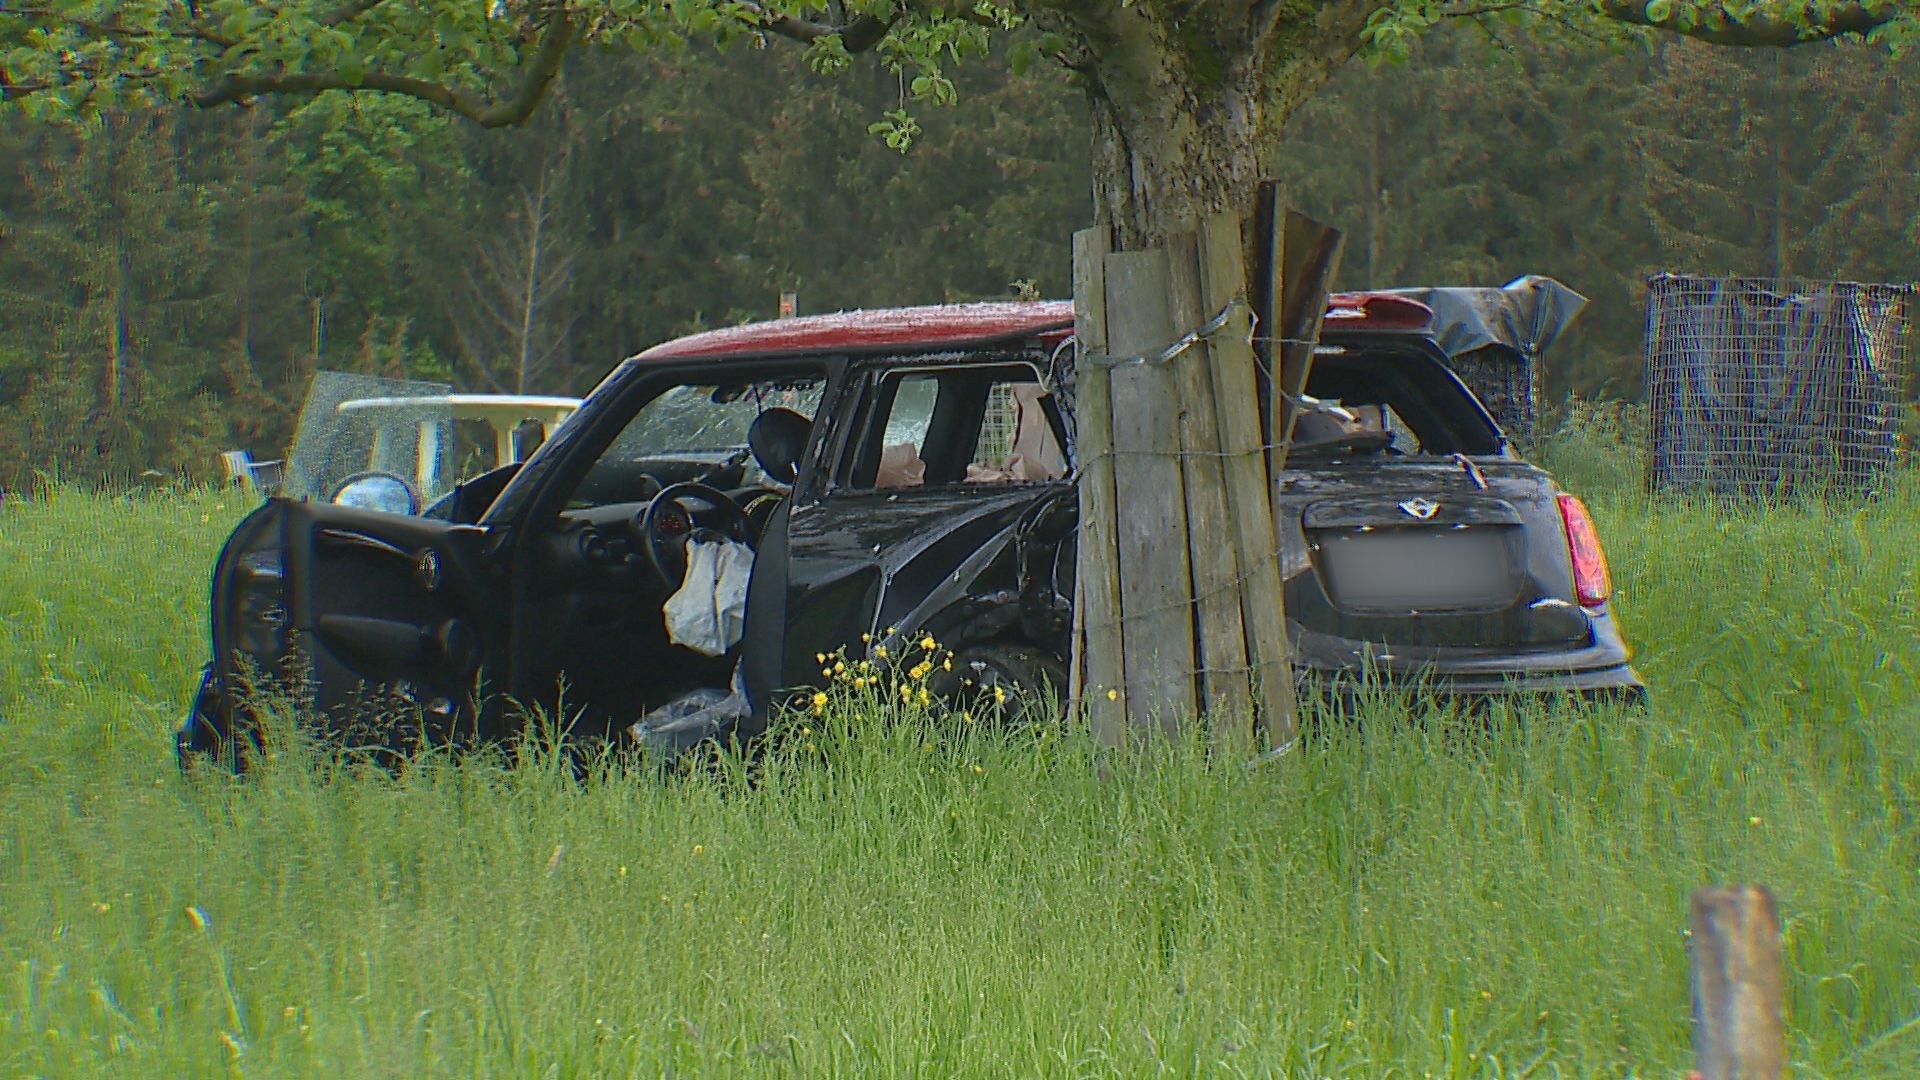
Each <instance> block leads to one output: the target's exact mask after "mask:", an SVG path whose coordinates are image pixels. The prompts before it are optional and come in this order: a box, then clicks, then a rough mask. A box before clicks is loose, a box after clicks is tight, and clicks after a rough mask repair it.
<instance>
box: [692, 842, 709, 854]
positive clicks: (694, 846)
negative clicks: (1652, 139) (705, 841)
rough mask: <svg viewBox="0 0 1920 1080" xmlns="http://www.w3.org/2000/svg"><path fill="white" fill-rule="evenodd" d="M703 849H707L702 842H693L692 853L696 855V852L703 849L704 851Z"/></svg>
mask: <svg viewBox="0 0 1920 1080" xmlns="http://www.w3.org/2000/svg"><path fill="white" fill-rule="evenodd" d="M705 850H707V849H706V847H705V845H702V844H695V845H693V853H694V854H695V855H698V854H700V853H701V852H703V851H705Z"/></svg>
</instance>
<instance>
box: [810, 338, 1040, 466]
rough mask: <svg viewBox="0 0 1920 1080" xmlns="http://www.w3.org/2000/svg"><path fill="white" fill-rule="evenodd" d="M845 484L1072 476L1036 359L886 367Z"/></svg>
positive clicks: (877, 382)
mask: <svg viewBox="0 0 1920 1080" xmlns="http://www.w3.org/2000/svg"><path fill="white" fill-rule="evenodd" d="M873 402H874V408H873V410H872V412H871V413H870V414H869V415H870V421H869V424H868V430H867V434H866V437H865V438H864V439H863V440H861V441H860V443H859V444H858V446H857V448H856V451H855V455H854V461H853V463H852V467H851V468H850V469H849V470H848V471H847V474H846V483H847V486H849V487H852V488H856V489H880V490H887V489H896V488H914V487H931V486H942V485H950V484H1008V483H1034V482H1042V481H1048V480H1058V479H1060V478H1062V477H1064V476H1065V475H1066V472H1067V469H1066V455H1065V454H1063V453H1062V452H1061V450H1060V439H1059V434H1058V431H1057V421H1056V418H1055V417H1054V416H1053V415H1052V414H1051V412H1050V410H1051V409H1052V408H1054V406H1053V403H1052V399H1051V397H1050V396H1049V395H1048V394H1047V392H1046V390H1045V388H1044V387H1042V385H1041V384H1040V380H1039V374H1038V372H1037V371H1035V370H1034V369H1033V368H1032V367H1031V366H1030V365H1025V364H999V365H992V366H982V367H954V368H941V369H924V370H915V371H896V372H888V373H887V374H885V375H884V376H882V377H881V378H880V379H878V380H877V381H876V383H875V385H874V389H873Z"/></svg>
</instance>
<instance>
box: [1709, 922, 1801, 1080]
mask: <svg viewBox="0 0 1920 1080" xmlns="http://www.w3.org/2000/svg"><path fill="white" fill-rule="evenodd" d="M1692 908H1693V911H1692V915H1693V920H1692V921H1693V938H1692V942H1691V944H1690V945H1689V947H1688V963H1689V966H1690V967H1691V969H1692V983H1693V1056H1694V1074H1695V1075H1696V1076H1699V1077H1700V1078H1701V1080H1780V1077H1781V1075H1782V1071H1783V1069H1784V1066H1785V1061H1786V1036H1785V1033H1784V1029H1783V1027H1782V1016H1781V1014H1782V1010H1781V990H1782V986H1781V963H1780V918H1779V915H1778V914H1777V912H1776V911H1775V909H1774V904H1773V896H1772V894H1770V893H1769V892H1767V890H1766V889H1763V888H1760V887H1758V886H1755V885H1736V886H1727V887H1720V888H1707V889H1698V890H1696V891H1695V892H1694V894H1693V902H1692Z"/></svg>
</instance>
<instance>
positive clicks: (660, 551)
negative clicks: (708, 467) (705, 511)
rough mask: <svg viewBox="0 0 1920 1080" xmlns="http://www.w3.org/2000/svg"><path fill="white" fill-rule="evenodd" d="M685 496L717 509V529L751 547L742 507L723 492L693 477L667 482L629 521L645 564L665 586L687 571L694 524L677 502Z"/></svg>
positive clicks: (673, 582) (678, 578)
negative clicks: (719, 521)
mask: <svg viewBox="0 0 1920 1080" xmlns="http://www.w3.org/2000/svg"><path fill="white" fill-rule="evenodd" d="M686 499H691V500H693V501H694V502H699V503H704V504H706V505H707V506H710V507H712V508H713V509H715V510H718V511H719V512H720V517H721V518H722V522H721V529H720V531H721V533H722V534H723V535H725V536H726V537H727V538H728V539H729V540H734V541H737V542H739V543H742V544H745V545H747V546H748V547H749V548H751V547H753V530H752V529H751V528H750V527H749V526H748V522H747V514H746V511H744V510H742V509H740V504H739V503H737V502H734V501H733V499H732V498H731V497H729V496H728V495H727V493H726V492H724V491H721V490H720V489H719V488H717V487H713V486H712V485H710V484H702V483H700V482H698V481H693V480H689V481H685V482H683V483H678V484H669V485H667V486H666V487H664V488H662V489H661V490H660V494H658V495H655V496H654V497H653V500H652V501H651V502H649V503H647V506H646V509H644V510H641V511H639V512H638V513H636V514H634V515H633V521H632V523H631V528H632V530H633V536H634V540H635V541H636V542H637V543H638V544H639V545H640V550H641V551H642V552H644V553H645V554H646V557H647V564H648V565H649V566H651V567H653V572H654V573H656V574H658V575H660V580H661V582H662V583H663V584H666V585H668V586H672V585H674V584H676V583H677V582H679V580H680V579H681V578H682V577H685V576H686V573H687V540H688V539H690V538H691V537H692V536H693V535H694V527H693V516H692V515H691V514H689V513H688V512H687V509H686V507H684V506H682V505H681V501H682V500H686ZM669 508H671V509H669Z"/></svg>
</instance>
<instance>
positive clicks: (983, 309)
mask: <svg viewBox="0 0 1920 1080" xmlns="http://www.w3.org/2000/svg"><path fill="white" fill-rule="evenodd" d="M1432 319H1433V313H1432V312H1431V311H1429V310H1428V309H1427V307H1426V306H1425V305H1423V304H1421V303H1419V302H1418V301H1417V300H1415V299H1412V298H1409V297H1405V296H1399V295H1389V294H1386V293H1335V294H1333V295H1332V296H1331V297H1329V298H1328V300H1327V328H1328V329H1329V330H1335V331H1340V332H1345V331H1355V330H1391V331H1410V330H1425V329H1426V328H1427V327H1428V326H1429V325H1430V324H1431V322H1432ZM1072 331H1073V304H1072V303H1071V302H1070V301H1066V300H1029V301H997V302H987V303H974V304H935V305H931V306H927V307H908V308H876V309H873V310H867V311H842V312H836V313H834V314H831V315H805V316H801V317H799V318H792V319H776V320H773V321H770V322H758V323H747V324H746V325H744V326H729V327H725V328H723V329H719V330H708V331H705V332H703V333H698V334H691V335H688V336H687V337H683V338H676V339H674V340H672V341H667V342H662V343H661V344H659V345H655V346H654V347H653V348H651V349H648V350H647V351H645V352H643V353H641V354H640V355H639V356H637V357H635V359H636V360H643V361H654V360H678V359H689V358H697V357H715V358H718V357H739V356H781V355H801V354H806V353H819V352H847V353H876V352H889V351H916V352H931V351H936V350H940V349H957V348H969V347H971V348H978V347H980V346H985V345H995V344H1007V345H1017V344H1024V343H1029V342H1031V343H1038V344H1043V345H1051V344H1055V343H1058V342H1059V341H1061V340H1063V339H1064V338H1065V337H1066V336H1067V335H1068V334H1069V333H1071V332H1072Z"/></svg>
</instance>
